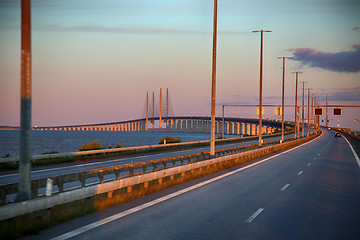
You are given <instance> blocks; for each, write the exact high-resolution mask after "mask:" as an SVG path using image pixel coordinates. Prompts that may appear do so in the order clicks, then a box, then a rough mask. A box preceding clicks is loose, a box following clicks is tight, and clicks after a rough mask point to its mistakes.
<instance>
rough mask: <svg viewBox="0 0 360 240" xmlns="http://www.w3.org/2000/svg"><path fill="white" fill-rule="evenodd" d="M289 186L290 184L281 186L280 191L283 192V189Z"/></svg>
mask: <svg viewBox="0 0 360 240" xmlns="http://www.w3.org/2000/svg"><path fill="white" fill-rule="evenodd" d="M289 186H290V184H286V185H285V186H283V187H282V188H281V189H280V190H281V191H284V190H285V189H287V188H288V187H289Z"/></svg>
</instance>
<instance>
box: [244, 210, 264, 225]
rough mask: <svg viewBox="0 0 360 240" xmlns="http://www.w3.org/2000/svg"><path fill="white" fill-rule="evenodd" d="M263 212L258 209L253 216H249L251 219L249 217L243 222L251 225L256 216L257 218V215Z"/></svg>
mask: <svg viewBox="0 0 360 240" xmlns="http://www.w3.org/2000/svg"><path fill="white" fill-rule="evenodd" d="M262 211H264V209H263V208H259V209H258V210H257V211H256V212H255V213H254V214H253V215H251V217H249V218H248V219H247V220H246V221H245V222H247V223H251V222H252V221H253V220H254V219H255V218H256V217H257V216H259V214H260V213H261V212H262Z"/></svg>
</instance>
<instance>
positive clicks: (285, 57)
mask: <svg viewBox="0 0 360 240" xmlns="http://www.w3.org/2000/svg"><path fill="white" fill-rule="evenodd" d="M284 58H285V59H291V57H277V59H284Z"/></svg>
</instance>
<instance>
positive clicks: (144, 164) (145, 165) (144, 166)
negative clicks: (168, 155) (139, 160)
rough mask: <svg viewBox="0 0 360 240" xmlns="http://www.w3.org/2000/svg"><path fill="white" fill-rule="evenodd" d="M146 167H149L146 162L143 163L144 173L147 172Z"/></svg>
mask: <svg viewBox="0 0 360 240" xmlns="http://www.w3.org/2000/svg"><path fill="white" fill-rule="evenodd" d="M146 167H147V164H146V163H143V164H142V165H141V168H142V171H143V173H146Z"/></svg>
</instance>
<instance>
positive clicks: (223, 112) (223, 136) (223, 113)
mask: <svg viewBox="0 0 360 240" xmlns="http://www.w3.org/2000/svg"><path fill="white" fill-rule="evenodd" d="M224 134H225V106H224V105H222V139H224V138H225V135H224Z"/></svg>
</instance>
